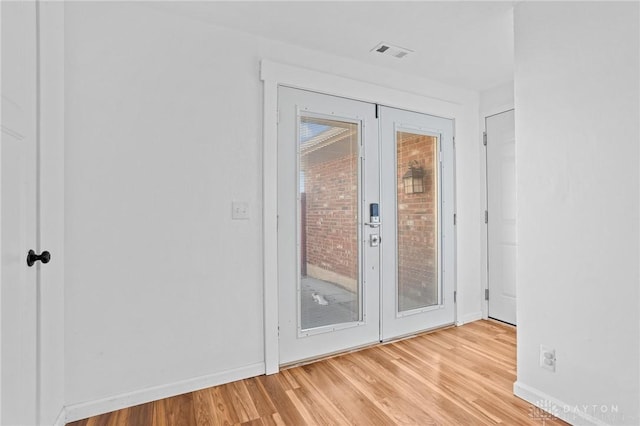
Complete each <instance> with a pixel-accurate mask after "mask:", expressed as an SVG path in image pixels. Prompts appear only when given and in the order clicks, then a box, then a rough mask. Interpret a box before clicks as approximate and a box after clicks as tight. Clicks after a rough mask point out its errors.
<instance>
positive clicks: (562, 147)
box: [515, 2, 640, 425]
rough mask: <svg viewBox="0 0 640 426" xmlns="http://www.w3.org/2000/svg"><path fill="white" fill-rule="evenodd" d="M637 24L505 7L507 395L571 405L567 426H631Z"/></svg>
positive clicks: (634, 415)
mask: <svg viewBox="0 0 640 426" xmlns="http://www.w3.org/2000/svg"><path fill="white" fill-rule="evenodd" d="M638 16H639V10H638V3H637V2H636V3H613V2H603V3H589V2H580V3H553V2H550V3H537V2H536V3H530V2H523V3H519V4H518V5H516V8H515V109H516V112H517V114H516V140H517V141H518V147H517V154H516V159H517V165H518V225H517V229H518V240H519V252H518V267H517V277H518V284H517V285H518V287H517V291H518V322H519V325H518V373H517V374H518V381H517V383H516V385H515V391H516V393H517V394H519V395H521V396H523V397H525V398H527V399H529V400H530V401H532V402H533V401H537V400H543V401H546V402H544V403H545V404H547V407H549V408H553V405H552V404H558V405H557V406H556V409H557V410H559V414H563V413H562V412H563V409H564V408H566V407H567V406H568V407H569V408H570V409H571V410H573V409H574V408H575V407H576V406H577V407H578V408H579V409H580V411H582V412H583V413H585V415H584V416H583V417H582V418H581V419H573V420H572V421H573V422H576V423H584V422H586V421H587V420H590V421H592V422H595V421H596V420H597V421H602V422H604V423H609V424H626V425H631V424H638V422H639V421H640V417H639V414H640V411H639V407H638V402H639V387H640V373H639V365H638V359H639V358H640V351H639V334H640V328H639V314H638V312H639V303H638V301H639V294H638V282H639V274H638V256H639V250H638V240H639V238H638V231H639V229H638V200H639V197H638V195H639V181H638V178H639V175H638V158H639V157H638V156H639V145H638V140H639V138H640V131H639V117H640V110H639V106H638V104H639V89H640V88H639V83H638V80H639V75H640V69H639V47H640V46H639V39H640V37H639V35H640V34H639V30H638V25H639V23H638ZM541 344H543V345H547V346H550V347H552V348H555V349H556V351H557V352H556V357H557V370H556V372H555V373H552V372H549V371H546V370H543V369H542V368H540V367H539V366H538V363H539V347H540V345H541ZM563 404H566V406H565V405H563ZM594 405H596V407H595V408H594V407H593V406H594ZM616 407H617V410H618V412H617V413H614V414H613V415H612V414H611V413H610V411H611V410H613V409H614V408H616ZM603 410H608V411H609V413H603V412H602V411H603ZM589 416H591V418H589ZM567 417H568V418H572V416H571V415H570V414H568V415H567ZM585 419H587V420H585Z"/></svg>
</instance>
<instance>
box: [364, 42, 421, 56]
mask: <svg viewBox="0 0 640 426" xmlns="http://www.w3.org/2000/svg"><path fill="white" fill-rule="evenodd" d="M371 51H372V52H375V53H382V54H383V55H388V56H393V57H394V58H398V59H402V58H404V57H405V56H407V55H408V54H409V53H413V50H410V49H407V48H404V47H400V46H394V45H393V44H389V43H380V44H378V45H377V46H376V47H374V48H373V49H371Z"/></svg>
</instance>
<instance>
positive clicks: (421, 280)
mask: <svg viewBox="0 0 640 426" xmlns="http://www.w3.org/2000/svg"><path fill="white" fill-rule="evenodd" d="M380 129H381V130H380V134H381V139H382V150H381V158H382V161H381V165H382V168H381V173H382V175H381V176H382V179H381V182H382V188H381V189H382V197H381V221H382V297H381V299H382V309H381V312H382V321H381V325H382V329H381V340H388V339H393V338H395V337H399V336H402V335H406V334H412V333H416V332H418V331H422V330H427V329H432V328H436V327H441V326H444V325H448V324H452V323H453V322H454V319H455V318H454V317H455V310H454V290H455V289H454V287H455V283H454V281H455V274H454V268H455V260H454V259H455V227H454V212H455V206H454V199H455V198H454V167H453V165H454V146H453V121H452V120H447V119H444V118H439V117H433V116H429V115H425V114H419V113H415V112H409V111H404V110H399V109H394V108H387V107H381V108H380Z"/></svg>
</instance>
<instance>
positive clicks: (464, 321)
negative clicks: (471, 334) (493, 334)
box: [456, 311, 482, 326]
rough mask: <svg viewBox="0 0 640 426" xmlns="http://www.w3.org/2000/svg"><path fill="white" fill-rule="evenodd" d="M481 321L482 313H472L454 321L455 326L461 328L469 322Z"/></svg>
mask: <svg viewBox="0 0 640 426" xmlns="http://www.w3.org/2000/svg"><path fill="white" fill-rule="evenodd" d="M481 319H482V311H478V312H473V313H471V314H466V315H462V316H461V317H460V318H458V320H457V321H456V325H457V326H461V325H464V324H468V323H470V322H474V321H478V320H481Z"/></svg>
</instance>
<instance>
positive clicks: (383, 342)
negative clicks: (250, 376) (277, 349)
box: [279, 323, 455, 371]
mask: <svg viewBox="0 0 640 426" xmlns="http://www.w3.org/2000/svg"><path fill="white" fill-rule="evenodd" d="M452 327H455V324H453V323H451V324H446V325H443V326H438V327H433V328H429V329H426V330H421V331H418V332H415V333H409V334H404V335H402V336H398V337H393V338H391V339H387V340H381V341H378V342H371V343H365V344H364V345H360V346H355V347H353V348H349V349H346V350H342V351H336V352H331V353H328V354H325V355H320V356H317V357H311V358H305V359H303V360H300V361H294V362H289V363H286V364H281V365H280V366H279V367H280V371H283V370H288V369H290V368H295V367H302V366H303V365H308V364H313V363H314V362H318V361H324V360H327V359H331V358H336V357H339V356H342V355H346V354H350V353H354V352H359V351H361V350H363V349H369V348H375V347H376V346H384V345H388V344H389V343H395V342H399V341H401V340H407V339H412V338H414V337H418V336H424V335H425V334H430V333H433V332H436V331H441V330H446V329H448V328H452Z"/></svg>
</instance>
